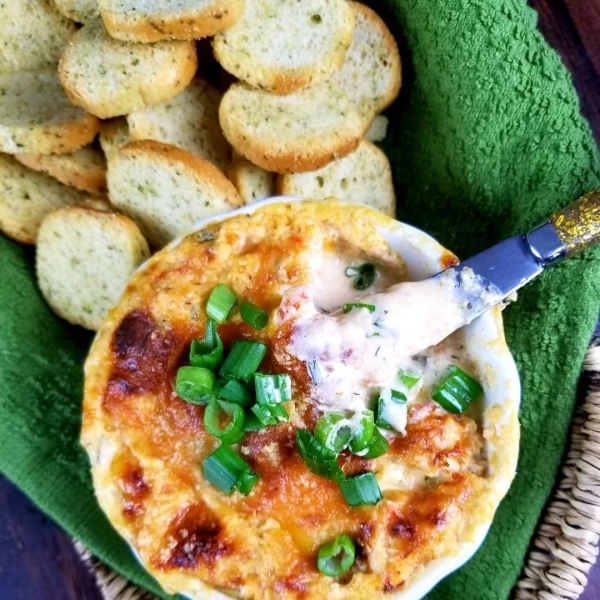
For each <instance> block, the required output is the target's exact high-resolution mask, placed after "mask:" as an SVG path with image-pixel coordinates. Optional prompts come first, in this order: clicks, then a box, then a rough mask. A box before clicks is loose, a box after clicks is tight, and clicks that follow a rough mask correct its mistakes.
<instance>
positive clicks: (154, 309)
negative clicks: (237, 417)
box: [82, 202, 504, 600]
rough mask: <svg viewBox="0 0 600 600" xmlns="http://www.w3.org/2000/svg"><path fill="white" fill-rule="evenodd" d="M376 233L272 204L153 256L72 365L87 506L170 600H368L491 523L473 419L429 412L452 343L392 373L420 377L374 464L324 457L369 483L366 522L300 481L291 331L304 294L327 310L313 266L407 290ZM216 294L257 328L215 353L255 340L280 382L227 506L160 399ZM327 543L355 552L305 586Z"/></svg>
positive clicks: (230, 336) (305, 400)
mask: <svg viewBox="0 0 600 600" xmlns="http://www.w3.org/2000/svg"><path fill="white" fill-rule="evenodd" d="M388 223H389V221H388V219H387V218H386V217H383V216H382V215H379V213H376V212H374V211H371V210H369V209H366V208H363V207H358V206H354V207H349V206H343V205H339V204H337V203H334V202H307V203H293V204H290V205H285V204H282V205H271V206H267V207H263V208H262V209H260V210H259V211H257V212H256V213H254V214H252V215H250V216H248V215H240V216H237V217H234V218H231V219H228V220H227V221H225V222H223V223H222V224H218V225H213V226H210V227H209V228H208V229H205V230H203V231H200V232H197V233H195V234H193V235H190V236H188V237H187V238H185V240H183V241H182V242H181V243H180V244H179V245H177V246H175V247H171V248H168V249H166V250H165V251H163V252H160V253H158V254H157V255H155V256H154V257H153V258H152V259H151V260H150V261H149V262H148V263H147V265H146V266H145V268H144V269H143V270H141V271H140V272H138V273H137V275H136V276H135V277H134V278H133V279H132V281H131V282H130V284H129V286H128V288H127V290H126V292H125V294H124V296H123V298H122V300H121V302H120V304H119V306H118V307H116V308H115V309H114V310H113V311H112V312H111V314H110V315H109V318H108V319H107V321H106V322H105V324H104V325H103V327H102V329H101V330H100V332H99V334H98V336H97V338H96V340H95V342H94V345H93V347H92V350H91V352H90V356H89V357H88V360H87V362H86V382H85V400H84V414H83V429H82V443H83V444H84V446H85V447H86V449H87V451H88V454H89V456H90V460H91V463H92V474H93V479H94V486H95V489H96V493H97V496H98V500H99V502H100V505H101V506H102V508H103V509H104V511H105V512H106V514H107V515H108V517H109V519H110V521H111V522H112V523H113V525H114V526H115V527H116V529H117V530H118V531H119V532H120V533H121V535H123V536H124V537H125V539H126V540H127V541H128V542H129V543H130V544H131V545H132V546H133V548H134V549H135V550H136V552H137V554H138V555H139V556H140V558H141V560H142V562H143V564H144V565H145V566H146V568H147V569H148V570H149V571H150V573H151V574H152V575H153V576H154V577H155V578H156V579H157V580H158V582H159V583H160V584H161V585H162V586H163V587H164V588H165V590H167V591H168V592H184V593H187V594H189V595H191V596H193V597H196V598H203V599H204V598H211V597H213V595H215V594H217V592H216V591H215V590H221V591H223V592H225V593H226V594H227V595H228V596H234V597H240V598H247V599H250V598H256V599H269V598H273V599H278V600H292V599H294V600H296V599H300V598H302V599H305V600H311V599H315V600H316V599H320V598H324V597H327V598H340V599H342V598H348V599H349V598H352V599H353V600H361V599H365V600H366V599H369V600H371V599H374V598H383V597H384V596H386V593H387V592H389V591H391V590H395V589H401V588H402V587H403V586H404V585H405V583H406V582H407V581H409V580H410V579H411V578H412V577H414V576H415V575H416V574H418V573H419V571H420V570H421V569H422V568H423V566H424V565H425V564H427V563H428V562H429V561H430V560H432V559H434V558H437V557H440V556H445V555H448V554H451V553H453V552H455V551H456V550H457V548H458V545H459V543H460V542H461V541H463V540H465V539H469V536H470V535H471V534H472V532H473V528H476V527H477V525H478V524H480V523H486V522H487V521H488V520H489V519H490V516H491V514H492V513H493V510H494V509H495V506H496V504H497V502H498V501H499V499H500V496H501V495H502V494H503V492H504V490H503V489H502V490H501V491H500V492H499V491H497V490H496V488H495V482H494V479H493V477H489V476H487V475H486V463H485V459H484V455H483V453H482V449H483V447H484V439H483V432H482V430H481V426H480V425H478V423H481V421H482V416H481V414H479V413H478V412H477V411H478V409H477V407H473V411H472V412H471V413H469V414H468V415H450V414H448V413H445V412H444V411H443V410H441V409H440V408H439V407H437V405H435V404H434V403H432V402H431V401H430V400H429V399H428V397H427V391H428V389H429V388H430V386H431V385H432V380H433V379H434V378H435V376H436V375H435V373H436V372H437V371H441V370H442V369H443V367H444V366H445V364H447V360H448V359H449V357H450V358H451V359H452V361H453V362H455V363H457V364H459V365H461V366H463V367H465V368H468V369H469V370H470V371H471V372H473V373H475V374H476V372H477V365H475V364H473V363H472V362H471V361H470V358H469V355H468V352H467V351H466V350H465V349H464V348H462V347H461V346H463V345H464V343H463V339H462V336H461V333H460V332H457V333H456V334H454V335H453V336H451V337H450V338H448V339H447V340H446V341H445V342H444V343H443V344H440V345H438V346H435V347H433V348H430V349H429V350H427V352H425V353H421V354H420V355H419V356H416V357H411V356H408V354H406V356H408V358H406V359H405V362H406V366H407V368H408V367H410V368H412V369H416V368H420V369H421V370H423V371H424V373H425V375H424V378H423V381H422V386H421V389H420V391H418V393H416V394H415V395H414V397H412V398H411V401H410V403H409V407H408V412H407V423H406V433H405V435H404V436H397V437H395V438H394V439H393V440H392V441H391V446H390V451H389V452H388V453H386V454H385V455H384V456H382V457H380V458H378V459H375V460H365V459H362V458H360V457H357V456H354V455H350V454H348V453H346V452H344V453H343V454H342V455H341V457H340V466H341V467H342V469H343V470H344V472H345V473H346V474H347V475H349V474H352V473H357V472H361V471H364V470H372V471H374V472H375V474H376V476H377V478H378V480H379V482H380V485H381V488H382V491H383V500H382V501H380V502H379V503H378V504H377V505H375V506H368V507H362V508H351V507H349V506H347V504H346V503H345V501H344V500H343V498H342V496H341V493H340V491H339V489H338V487H337V485H336V484H335V483H334V482H332V481H328V480H325V479H322V478H320V477H317V476H315V475H313V474H312V473H310V472H309V471H308V470H307V468H306V466H305V464H304V463H303V462H302V460H301V458H300V456H299V455H298V452H297V450H296V447H295V431H296V429H298V428H307V429H310V430H313V429H314V426H315V423H316V420H317V419H318V417H319V416H320V415H321V414H322V412H323V406H322V405H320V404H319V403H316V402H315V401H314V398H312V396H311V388H312V386H311V379H310V377H309V374H308V371H307V369H306V365H305V363H304V362H303V360H301V359H300V358H298V356H294V355H292V354H291V353H290V352H289V349H290V344H292V343H294V339H295V336H296V335H297V329H296V325H297V324H298V323H297V321H298V319H296V318H294V317H295V316H297V315H299V314H301V312H302V306H303V305H305V304H306V303H307V302H306V299H308V298H309V293H310V301H311V302H312V303H313V304H314V305H317V306H319V303H321V305H322V306H324V307H326V308H327V309H330V310H331V309H335V308H339V305H338V306H335V302H334V298H333V297H332V296H329V295H326V294H325V292H324V291H323V288H322V284H321V283H320V282H319V281H318V278H319V276H320V273H319V268H318V264H319V262H318V261H317V262H315V256H317V257H324V258H322V260H321V263H320V264H329V265H330V266H331V265H336V264H338V261H340V262H339V264H340V267H344V265H351V264H360V263H362V262H365V261H369V262H373V263H374V264H376V265H377V266H378V270H379V272H380V274H381V277H380V279H379V280H378V281H377V282H376V283H375V286H376V287H375V291H380V290H382V289H384V288H385V287H386V286H387V278H394V279H395V280H396V281H401V280H402V279H403V278H404V274H405V267H404V264H403V261H402V259H401V257H399V256H397V255H396V254H395V253H394V252H393V251H392V250H391V249H390V247H389V246H388V244H387V242H386V241H385V239H384V238H383V237H382V236H381V235H380V234H379V233H378V229H379V228H385V226H386V225H387V224H388ZM217 283H224V284H226V285H228V286H229V287H231V288H232V289H233V290H234V292H235V293H236V294H237V296H238V297H239V298H243V299H248V300H250V301H251V302H253V303H255V304H257V305H258V306H260V307H261V308H263V309H265V310H266V311H268V312H269V315H270V322H269V325H268V326H267V327H266V328H265V329H263V330H261V331H255V330H253V329H252V328H251V327H250V326H249V325H247V324H246V323H244V322H243V321H242V320H241V318H240V316H239V314H235V315H234V316H233V317H232V318H230V320H229V321H228V322H227V323H225V324H224V325H220V326H219V328H218V330H219V334H220V335H221V337H222V339H223V341H224V344H225V346H226V347H230V345H231V343H232V341H233V340H236V339H256V340H260V341H263V342H265V343H266V344H267V345H268V353H267V356H266V358H265V360H264V361H263V363H262V365H261V371H263V372H272V373H282V372H285V373H288V374H289V375H290V377H291V379H292V394H293V399H292V402H290V403H289V412H290V421H289V423H282V424H279V425H276V426H272V427H268V428H266V429H265V430H263V431H259V432H252V433H248V434H247V435H246V436H245V438H244V439H243V441H242V442H241V443H240V444H237V445H235V446H234V449H235V450H236V451H238V452H239V453H240V454H241V455H242V456H243V457H244V459H245V460H247V461H248V463H249V464H250V465H251V467H252V468H253V469H254V471H255V472H257V473H259V474H260V475H261V479H260V480H259V482H258V484H257V485H256V487H255V488H254V489H253V491H252V493H251V494H250V495H249V496H248V497H244V496H241V495H240V494H238V493H237V492H236V493H234V494H232V495H231V496H227V495H226V494H224V493H222V492H221V491H220V490H218V489H217V488H215V487H214V486H212V485H211V484H210V483H209V482H208V481H207V480H205V479H204V477H203V475H202V469H201V463H202V460H203V459H204V458H205V457H206V456H207V455H208V454H210V453H211V452H212V451H213V450H214V449H215V448H216V447H217V445H218V443H219V442H218V441H217V440H216V439H215V438H214V437H212V436H211V435H209V434H208V433H207V432H206V431H205V429H204V425H203V415H204V407H203V406H198V405H193V404H189V403H186V402H184V401H183V400H181V399H180V398H179V397H178V396H177V395H176V394H175V392H174V379H175V374H176V372H177V369H178V368H179V366H181V365H183V364H186V362H187V353H188V350H189V346H190V343H191V341H192V339H194V338H201V337H202V336H203V333H204V328H205V323H206V315H205V305H206V299H207V297H208V295H209V294H210V292H211V291H212V289H213V288H214V287H215V285H216V284H217ZM320 286H321V287H320ZM378 286H379V287H378ZM341 296H342V297H341V301H343V302H345V301H355V300H357V299H359V298H360V293H357V292H356V290H353V288H351V287H348V288H347V289H346V290H345V292H344V293H343V294H342V295H341ZM430 309H431V310H432V311H435V310H436V309H435V306H433V305H431V306H430ZM298 318H300V317H298ZM352 318H354V317H352ZM298 322H299V321H298ZM363 341H364V339H363ZM369 348H371V346H369ZM425 367H426V368H425ZM331 407H332V408H336V409H340V408H345V407H346V406H345V405H344V406H338V405H337V404H335V402H333V403H332V404H331ZM340 532H346V533H348V534H350V535H351V536H353V537H354V539H355V540H356V542H357V545H358V553H357V560H356V563H355V565H354V567H353V569H352V570H351V571H350V572H349V573H348V574H347V575H346V576H344V577H343V578H341V579H339V580H336V579H331V578H328V577H326V576H324V575H322V574H321V573H320V572H319V571H318V570H317V568H316V558H315V557H316V552H317V550H318V547H319V546H320V545H321V544H323V543H324V542H326V541H328V540H330V539H332V538H334V537H335V536H336V535H338V534H339V533H340ZM211 590H212V591H211ZM214 597H217V596H214Z"/></svg>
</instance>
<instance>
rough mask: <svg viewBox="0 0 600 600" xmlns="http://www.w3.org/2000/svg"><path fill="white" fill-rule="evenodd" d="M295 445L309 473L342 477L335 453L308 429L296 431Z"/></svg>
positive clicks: (328, 477) (327, 476) (336, 478)
mask: <svg viewBox="0 0 600 600" xmlns="http://www.w3.org/2000/svg"><path fill="white" fill-rule="evenodd" d="M296 447H297V448H298V453H299V454H300V456H301V457H302V460H303V461H304V462H305V463H306V466H307V467H308V470H309V471H310V472H311V473H314V474H315V475H319V476H321V477H324V478H325V479H335V480H338V479H341V478H343V477H344V474H343V473H342V470H341V469H340V467H339V465H338V463H337V454H336V453H335V452H334V451H333V450H330V449H329V448H326V447H325V446H324V445H323V444H321V442H319V441H317V439H316V438H315V437H314V436H313V434H312V433H311V432H310V431H307V430H306V429H298V430H297V431H296Z"/></svg>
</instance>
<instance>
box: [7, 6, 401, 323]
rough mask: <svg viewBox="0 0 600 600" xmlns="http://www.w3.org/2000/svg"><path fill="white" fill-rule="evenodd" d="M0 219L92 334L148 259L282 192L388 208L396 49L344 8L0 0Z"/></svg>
mask: <svg viewBox="0 0 600 600" xmlns="http://www.w3.org/2000/svg"><path fill="white" fill-rule="evenodd" d="M0 49H1V51H0V229H1V230H2V231H3V232H4V234H6V235H7V236H8V237H11V238H13V239H15V240H18V241H20V242H23V243H27V244H36V269H37V276H38V282H39V285H40V289H41V291H42V293H43V295H44V297H45V298H46V300H47V301H48V303H49V304H50V306H51V307H52V308H53V309H54V310H55V311H56V312H57V313H58V314H59V315H61V316H62V317H64V318H65V319H67V320H68V321H70V322H71V323H75V324H79V325H82V326H84V327H86V328H89V329H93V330H95V329H98V327H99V326H100V324H101V323H102V321H103V319H104V317H105V315H106V313H107V311H108V310H109V309H110V308H111V307H112V306H113V305H114V304H115V303H116V302H117V301H118V299H119V297H120V295H121V293H122V291H123V289H124V287H125V285H126V282H127V280H128V279H129V277H130V275H131V274H132V273H133V271H134V270H135V269H136V268H137V266H138V265H139V264H140V263H141V262H143V261H144V260H145V259H146V258H147V257H148V256H149V255H150V253H151V252H152V251H154V250H158V249H160V248H162V247H163V246H165V245H166V244H167V243H168V242H169V241H171V240H172V239H173V238H175V237H176V236H177V235H178V234H180V233H182V232H184V231H185V230H186V229H187V228H189V227H190V226H191V225H192V224H193V223H194V222H196V221H197V220H199V219H201V218H204V217H207V216H212V215H215V214H218V213H222V212H225V211H228V210H230V209H233V208H236V207H238V206H241V205H243V204H247V203H251V202H254V201H257V200H261V199H263V198H266V197H269V196H273V195H277V194H286V195H293V196H303V197H310V198H325V197H328V196H336V197H338V198H340V199H342V200H346V201H348V202H358V203H363V204H369V205H371V206H373V207H375V208H377V209H379V210H381V211H383V212H385V213H387V214H389V215H391V216H393V215H394V214H395V197H394V188H393V183H392V175H391V169H390V165H389V162H388V160H387V158H386V157H385V155H384V154H383V152H382V151H381V150H380V149H379V148H378V147H377V146H376V145H375V144H374V143H373V142H377V141H381V140H382V139H383V137H384V136H385V132H386V127H387V119H386V117H385V116H383V115H381V114H380V113H381V112H382V111H383V110H384V109H385V108H386V107H387V106H389V104H390V103H391V102H392V101H393V100H394V99H395V98H396V96H397V95H398V92H399V89H400V81H401V67H400V57H399V54H398V49H397V46H396V43H395V41H394V38H393V36H392V35H391V33H390V31H389V29H388V28H387V26H386V25H385V23H384V22H383V20H382V19H381V18H380V17H379V16H378V15H377V14H376V13H375V12H374V11H373V10H372V9H370V8H368V7H367V6H365V5H363V4H361V3H358V2H354V1H351V0H302V1H297V0H179V1H178V2H160V1H159V0H144V1H140V0H9V1H8V2H2V3H0Z"/></svg>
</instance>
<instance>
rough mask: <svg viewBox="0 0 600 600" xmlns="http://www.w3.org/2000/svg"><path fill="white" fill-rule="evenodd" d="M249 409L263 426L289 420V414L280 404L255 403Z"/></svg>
mask: <svg viewBox="0 0 600 600" xmlns="http://www.w3.org/2000/svg"><path fill="white" fill-rule="evenodd" d="M250 410H251V411H252V412H253V413H254V414H255V415H256V418H257V419H258V420H259V421H260V422H261V423H262V425H264V426H266V425H277V423H287V421H289V420H290V416H289V415H288V414H287V411H286V410H285V408H283V406H282V405H281V404H255V405H254V406H253V407H252V408H251V409H250Z"/></svg>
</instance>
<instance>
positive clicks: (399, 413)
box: [375, 388, 408, 433]
mask: <svg viewBox="0 0 600 600" xmlns="http://www.w3.org/2000/svg"><path fill="white" fill-rule="evenodd" d="M406 402H407V398H406V396H405V395H404V394H403V393H402V392H399V391H398V390H391V389H389V388H382V389H381V390H380V391H379V398H378V399H377V418H376V419H375V424H376V425H377V426H378V427H383V429H392V430H394V431H398V432H400V433H403V432H404V431H406V421H407V419H408V408H407V406H406Z"/></svg>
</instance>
